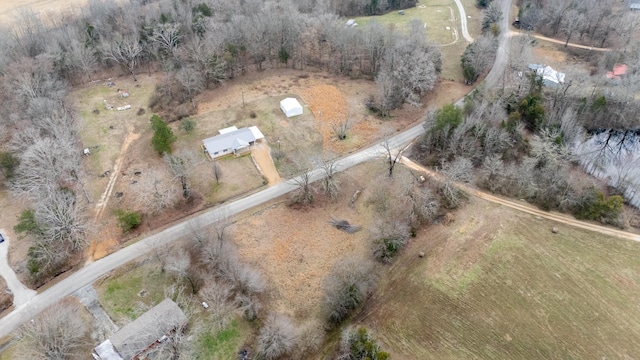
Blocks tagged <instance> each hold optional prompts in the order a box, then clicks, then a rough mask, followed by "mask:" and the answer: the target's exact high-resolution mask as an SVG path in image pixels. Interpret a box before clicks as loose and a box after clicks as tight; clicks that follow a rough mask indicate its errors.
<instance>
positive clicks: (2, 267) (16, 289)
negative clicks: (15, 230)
mask: <svg viewBox="0 0 640 360" xmlns="http://www.w3.org/2000/svg"><path fill="white" fill-rule="evenodd" d="M0 234H2V236H3V237H4V242H3V243H2V244H0V275H2V277H3V278H4V280H5V281H6V282H7V287H9V290H11V292H12V293H13V305H14V306H15V307H16V308H18V307H20V306H21V305H23V304H26V303H27V302H28V301H29V300H31V299H32V298H33V297H34V296H36V292H35V291H33V290H31V289H29V288H27V287H26V286H24V285H23V284H22V283H21V282H20V280H18V277H17V276H16V273H15V272H14V271H13V269H12V268H11V266H9V259H8V251H9V241H10V239H9V236H8V235H7V232H6V231H4V229H0Z"/></svg>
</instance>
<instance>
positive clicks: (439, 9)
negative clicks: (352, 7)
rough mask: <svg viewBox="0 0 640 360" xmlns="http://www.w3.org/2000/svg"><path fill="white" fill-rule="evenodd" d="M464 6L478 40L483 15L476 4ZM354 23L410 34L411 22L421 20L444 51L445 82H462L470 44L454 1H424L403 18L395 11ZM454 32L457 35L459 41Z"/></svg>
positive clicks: (465, 1)
mask: <svg viewBox="0 0 640 360" xmlns="http://www.w3.org/2000/svg"><path fill="white" fill-rule="evenodd" d="M462 3H463V5H464V8H465V12H466V14H467V16H468V17H467V28H468V30H469V34H470V35H471V36H472V37H473V38H476V37H477V36H479V35H480V30H481V23H482V12H481V11H480V9H478V8H476V7H475V1H474V0H462ZM454 18H455V20H454ZM354 19H355V20H356V22H357V23H358V25H359V26H365V25H366V24H368V23H370V22H371V21H377V22H379V23H381V24H383V25H388V26H393V27H396V28H399V29H401V30H406V27H407V24H408V23H409V21H410V20H412V19H418V20H420V21H421V22H422V23H423V24H426V28H425V32H426V35H427V37H428V38H429V40H431V41H433V42H434V43H436V44H438V45H439V46H440V50H441V51H442V59H443V61H442V73H441V74H440V76H441V78H443V79H447V80H452V81H458V82H462V80H463V75H462V69H461V67H460V57H461V56H462V53H463V52H464V49H465V48H466V46H467V44H468V43H467V42H466V41H465V39H464V37H462V28H461V25H460V13H459V11H458V8H457V6H456V4H455V3H454V2H453V1H452V0H420V1H419V2H418V5H417V6H416V7H413V8H409V9H406V10H404V15H400V14H399V13H398V12H397V11H392V12H389V13H387V14H384V15H379V16H361V17H355V18H354ZM447 28H448V29H447ZM454 30H455V32H457V40H456V35H455V34H454Z"/></svg>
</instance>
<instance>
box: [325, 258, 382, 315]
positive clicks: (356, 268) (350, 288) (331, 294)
mask: <svg viewBox="0 0 640 360" xmlns="http://www.w3.org/2000/svg"><path fill="white" fill-rule="evenodd" d="M373 270H374V268H373V264H372V263H371V262H370V261H368V260H366V259H363V258H355V257H349V258H344V259H343V260H342V261H339V262H337V263H336V264H335V265H334V267H333V269H332V270H331V273H330V274H329V276H328V277H327V279H326V280H325V283H324V299H323V302H324V306H325V310H326V314H327V322H328V323H329V325H330V326H336V325H339V324H340V323H342V321H344V320H345V319H346V318H347V317H349V315H351V313H352V312H353V311H354V310H355V309H357V308H358V307H359V306H360V305H362V304H363V303H364V301H365V300H366V299H367V298H368V297H369V295H371V293H372V292H373V289H374V288H375V286H376V283H377V278H376V274H375V272H374V271H373Z"/></svg>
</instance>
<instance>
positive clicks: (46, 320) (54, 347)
mask: <svg viewBox="0 0 640 360" xmlns="http://www.w3.org/2000/svg"><path fill="white" fill-rule="evenodd" d="M86 331H87V326H86V324H85V322H84V320H83V318H82V315H81V314H80V312H79V306H77V305H74V304H73V303H70V302H61V303H59V304H56V305H53V306H52V307H50V308H48V309H47V310H45V311H44V312H43V313H42V314H41V315H40V316H38V318H36V319H33V320H31V322H28V323H27V324H26V325H25V326H24V327H23V328H22V330H21V332H20V338H21V339H22V341H23V345H22V346H21V352H23V354H24V358H25V359H42V360H71V359H79V358H82V357H83V355H82V354H81V353H80V351H81V350H84V349H85V347H86V345H87V343H86V339H87V337H86Z"/></svg>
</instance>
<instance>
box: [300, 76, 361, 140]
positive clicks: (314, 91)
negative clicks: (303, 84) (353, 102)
mask: <svg viewBox="0 0 640 360" xmlns="http://www.w3.org/2000/svg"><path fill="white" fill-rule="evenodd" d="M301 95H302V98H303V99H304V101H305V102H306V103H307V104H308V105H309V109H311V111H312V112H313V115H314V116H315V118H316V127H317V129H318V131H319V132H320V134H322V139H323V147H324V148H325V149H330V148H331V147H332V145H333V146H336V147H337V144H335V143H334V142H333V141H332V140H333V139H334V138H335V135H334V133H333V126H334V125H337V124H338V123H339V122H341V121H345V120H347V119H348V120H350V121H351V119H350V116H349V105H348V103H347V99H346V98H345V96H344V94H343V93H342V91H340V90H338V88H336V87H335V86H333V85H328V84H323V85H316V86H314V87H311V88H309V89H306V90H303V91H302V93H301ZM338 144H339V143H338Z"/></svg>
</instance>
